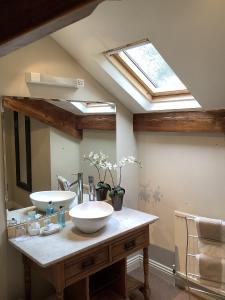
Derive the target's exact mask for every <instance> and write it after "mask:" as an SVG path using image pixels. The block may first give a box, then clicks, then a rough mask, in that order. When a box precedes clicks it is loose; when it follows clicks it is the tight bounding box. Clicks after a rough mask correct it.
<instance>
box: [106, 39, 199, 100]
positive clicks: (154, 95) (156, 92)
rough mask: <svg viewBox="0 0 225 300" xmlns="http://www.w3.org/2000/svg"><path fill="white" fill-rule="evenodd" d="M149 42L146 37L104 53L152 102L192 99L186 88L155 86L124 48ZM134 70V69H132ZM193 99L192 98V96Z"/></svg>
mask: <svg viewBox="0 0 225 300" xmlns="http://www.w3.org/2000/svg"><path fill="white" fill-rule="evenodd" d="M147 43H151V42H150V41H149V40H148V39H144V40H141V41H139V42H135V43H132V44H128V45H126V46H124V47H120V48H116V49H113V50H110V51H106V52H105V53H104V54H105V56H106V57H107V58H108V59H109V60H110V62H111V63H112V64H113V65H114V66H115V67H116V68H117V69H118V70H119V71H120V72H121V73H122V74H123V75H124V76H125V77H126V78H127V79H128V80H129V81H130V82H131V83H132V84H133V85H134V86H135V87H136V88H137V89H138V90H139V91H140V92H141V93H142V94H143V95H144V96H145V97H146V98H147V99H148V100H149V101H152V102H161V101H171V100H173V101H182V100H187V98H188V99H192V98H193V96H192V95H191V94H190V92H189V91H188V89H182V90H181V89H179V90H172V89H171V90H168V89H167V90H165V89H162V88H156V87H155V86H154V83H153V82H152V80H151V79H150V78H149V76H148V75H147V74H146V73H145V72H144V70H142V69H141V68H140V67H139V66H138V64H137V63H135V62H134V61H133V59H132V58H131V57H130V55H129V54H128V53H127V52H126V50H128V49H131V48H133V47H137V46H141V45H144V44H147ZM134 70H135V71H134ZM193 99H194V98H193Z"/></svg>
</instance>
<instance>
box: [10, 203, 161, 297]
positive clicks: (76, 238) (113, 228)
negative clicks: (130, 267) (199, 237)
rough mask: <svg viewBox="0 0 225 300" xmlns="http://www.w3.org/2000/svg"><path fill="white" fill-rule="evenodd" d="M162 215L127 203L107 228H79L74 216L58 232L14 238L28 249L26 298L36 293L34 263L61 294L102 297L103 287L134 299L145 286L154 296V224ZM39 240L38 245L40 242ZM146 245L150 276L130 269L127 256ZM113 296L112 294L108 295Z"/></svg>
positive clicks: (19, 246) (25, 254) (25, 252)
mask: <svg viewBox="0 0 225 300" xmlns="http://www.w3.org/2000/svg"><path fill="white" fill-rule="evenodd" d="M157 219H158V218H157V217H155V216H152V215H149V214H145V213H142V212H139V211H135V210H132V209H128V208H123V210H122V211H120V212H114V213H113V216H112V218H111V220H110V221H109V223H108V224H107V226H106V227H105V228H103V229H102V230H100V231H99V232H97V233H95V234H89V235H88V234H83V233H80V232H78V230H76V229H75V228H74V226H73V223H72V222H71V221H69V222H68V223H67V226H66V227H65V228H64V229H63V230H62V231H61V232H60V233H58V234H55V235H51V236H48V237H34V238H30V239H27V240H24V241H16V240H15V239H10V240H9V241H10V243H11V244H12V245H13V246H14V247H16V248H17V249H18V250H19V251H20V252H22V253H23V262H24V271H25V272H24V274H25V295H26V297H25V299H26V300H30V299H31V276H30V273H31V268H34V269H36V270H37V271H38V272H39V273H40V274H41V275H42V276H43V277H44V278H45V279H46V280H48V281H49V282H50V283H51V284H52V285H53V286H54V288H55V291H56V299H57V300H63V299H71V300H72V299H73V300H75V299H77V300H89V299H93V300H98V299H105V298H102V293H106V292H107V293H109V295H111V297H112V299H115V300H116V299H129V298H128V297H129V293H130V292H131V291H132V290H133V289H136V288H138V289H140V291H141V292H142V293H143V294H144V299H145V300H147V299H149V296H150V289H149V283H148V282H149V277H148V245H149V224H152V223H154V222H155V221H156V220H157ZM35 246H36V247H35ZM141 249H142V250H143V269H144V282H143V283H141V282H139V281H137V280H136V279H134V278H131V277H130V276H129V275H127V267H126V266H127V257H128V256H129V255H131V254H132V253H134V252H136V251H138V250H141ZM107 299H110V296H109V298H108V297H107Z"/></svg>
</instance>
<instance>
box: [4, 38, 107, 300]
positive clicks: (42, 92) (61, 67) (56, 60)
mask: <svg viewBox="0 0 225 300" xmlns="http://www.w3.org/2000/svg"><path fill="white" fill-rule="evenodd" d="M26 71H33V72H41V73H47V74H50V75H55V76H68V77H71V76H77V77H79V78H80V77H81V78H84V79H85V83H86V88H85V89H84V90H80V91H74V90H72V91H71V89H66V88H63V89H57V88H52V87H46V88H43V87H40V86H35V87H32V86H31V85H30V86H27V84H26V83H25V72H26ZM0 95H15V96H31V97H38V96H39V97H53V98H64V99H71V98H73V99H74V98H76V99H77V98H79V99H85V100H87V98H88V99H90V97H92V98H91V99H92V100H95V99H98V100H99V99H100V100H104V99H105V100H111V101H113V97H112V96H111V95H110V94H109V93H107V91H106V90H104V89H103V88H102V87H101V86H100V85H99V84H98V83H97V82H96V81H95V79H94V78H92V77H91V76H90V75H89V74H88V73H87V72H86V71H84V70H83V69H82V68H81V67H80V66H79V65H78V64H77V63H76V62H75V61H74V60H73V59H72V57H70V56H69V55H68V54H67V53H66V52H65V51H64V50H63V49H62V48H61V47H60V46H59V45H58V44H57V43H56V42H54V41H53V40H52V39H51V38H49V37H48V38H45V39H42V40H40V41H38V42H36V43H33V44H31V45H29V46H27V47H25V48H22V49H20V50H17V51H15V52H13V53H11V54H9V55H7V56H5V57H2V58H0ZM1 140H2V139H1ZM1 154H2V143H0V155H1ZM1 157H2V155H1ZM2 166H3V164H1V168H0V265H1V268H0V278H1V280H0V291H1V300H15V299H17V298H19V297H21V296H22V294H23V273H22V264H21V256H20V255H19V254H18V252H17V251H16V250H14V249H12V248H11V247H10V246H8V244H7V242H6V240H5V237H6V228H5V208H4V207H5V204H4V190H3V175H2ZM6 269H8V270H7V271H8V274H7V272H6ZM6 282H7V283H8V287H6ZM43 290H44V289H39V292H41V291H43ZM34 299H35V298H34Z"/></svg>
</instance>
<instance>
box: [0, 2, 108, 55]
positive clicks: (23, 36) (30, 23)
mask: <svg viewBox="0 0 225 300" xmlns="http://www.w3.org/2000/svg"><path fill="white" fill-rule="evenodd" d="M103 1H104V0H66V1H63V0H54V1H53V0H35V1H32V0H20V1H17V0H7V1H1V3H0V28H1V34H0V56H3V55H6V54H8V53H9V52H11V51H13V50H16V49H18V48H21V47H23V46H25V45H27V44H29V43H32V42H34V41H36V40H39V39H41V38H42V37H44V36H46V35H49V34H51V33H53V32H55V31H57V30H59V29H61V28H63V27H65V26H68V25H70V24H72V23H74V22H77V21H79V20H80V19H83V18H85V17H87V16H88V15H90V14H91V13H92V12H93V11H94V9H95V8H96V7H97V6H98V4H99V3H101V2H103Z"/></svg>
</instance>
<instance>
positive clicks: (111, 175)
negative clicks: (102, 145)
mask: <svg viewBox="0 0 225 300" xmlns="http://www.w3.org/2000/svg"><path fill="white" fill-rule="evenodd" d="M108 171H109V174H110V176H111V179H112V184H113V187H114V188H115V183H114V180H113V176H112V172H111V171H110V170H109V169H108Z"/></svg>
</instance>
